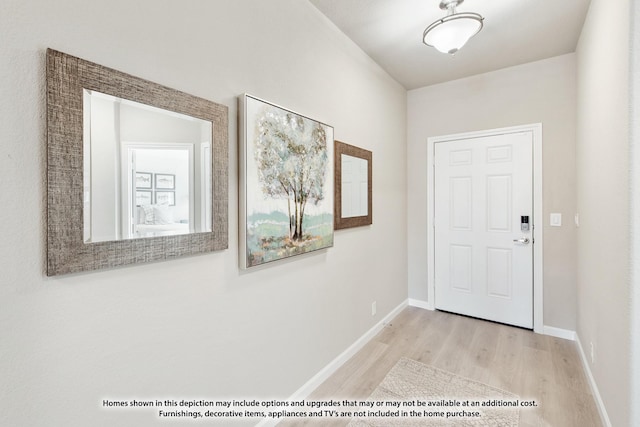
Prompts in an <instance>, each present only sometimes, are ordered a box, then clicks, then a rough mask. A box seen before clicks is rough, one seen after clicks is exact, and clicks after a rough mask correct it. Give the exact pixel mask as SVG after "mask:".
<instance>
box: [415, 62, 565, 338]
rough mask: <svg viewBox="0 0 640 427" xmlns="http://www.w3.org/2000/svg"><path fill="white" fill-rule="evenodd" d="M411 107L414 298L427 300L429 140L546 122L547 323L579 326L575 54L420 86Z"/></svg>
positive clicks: (559, 325) (544, 164)
mask: <svg viewBox="0 0 640 427" xmlns="http://www.w3.org/2000/svg"><path fill="white" fill-rule="evenodd" d="M407 105H408V148H407V158H408V184H407V187H408V188H407V190H408V207H409V209H408V223H409V234H408V242H409V243H408V248H409V251H408V257H409V268H408V274H409V277H408V278H409V297H410V298H414V299H418V300H423V301H426V300H427V166H426V163H427V138H428V137H431V136H439V135H448V134H454V133H460V132H468V131H476V130H484V129H495V128H500V127H508V126H515V125H522V124H529V123H542V126H543V205H544V206H543V210H544V219H545V224H544V324H545V325H547V326H553V327H556V328H563V329H568V330H575V326H576V303H575V299H576V293H575V292H576V291H575V239H576V230H575V227H574V226H573V215H574V212H575V206H576V199H575V188H576V184H575V158H574V157H575V109H576V104H575V56H574V55H573V54H569V55H563V56H559V57H555V58H551V59H547V60H543V61H538V62H533V63H530V64H525V65H519V66H516V67H510V68H506V69H503V70H499V71H495V72H491V73H486V74H481V75H477V76H473V77H469V78H465V79H461V80H455V81H451V82H447V83H442V84H438V85H433V86H428V87H425V88H421V89H415V90H412V91H409V93H408V96H407ZM551 212H560V213H562V214H563V223H562V224H563V225H562V227H549V213H551Z"/></svg>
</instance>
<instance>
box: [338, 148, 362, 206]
mask: <svg viewBox="0 0 640 427" xmlns="http://www.w3.org/2000/svg"><path fill="white" fill-rule="evenodd" d="M340 162H341V182H342V218H354V217H360V216H367V215H368V214H369V212H368V207H369V200H368V195H369V191H368V182H369V181H368V166H369V165H368V162H367V160H366V159H362V158H360V157H354V156H349V155H347V154H341V155H340Z"/></svg>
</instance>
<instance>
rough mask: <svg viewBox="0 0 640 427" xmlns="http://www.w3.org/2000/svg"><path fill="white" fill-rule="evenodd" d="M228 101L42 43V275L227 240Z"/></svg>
mask: <svg viewBox="0 0 640 427" xmlns="http://www.w3.org/2000/svg"><path fill="white" fill-rule="evenodd" d="M228 116H229V113H228V108H227V107H226V106H225V105H221V104H216V103H214V102H211V101H208V100H205V99H202V98H198V97H196V96H193V95H189V94H186V93H184V92H180V91H177V90H174V89H170V88H168V87H165V86H161V85H159V84H156V83H153V82H150V81H147V80H144V79H141V78H138V77H134V76H131V75H128V74H126V73H123V72H120V71H116V70H113V69H110V68H107V67H104V66H101V65H98V64H94V63H92V62H89V61H86V60H83V59H80V58H76V57H74V56H71V55H68V54H65V53H62V52H58V51H55V50H52V49H48V50H47V160H48V164H47V178H48V183H47V275H49V276H52V275H57V274H65V273H73V272H78V271H87V270H95V269H99V268H107V267H115V266H119V265H126V264H133V263H139V262H147V261H156V260H162V259H168V258H174V257H177V256H182V255H190V254H196V253H202V252H209V251H213V250H220V249H226V248H227V247H228V194H227V193H228V161H229V160H228V157H229V154H228V150H229V147H228Z"/></svg>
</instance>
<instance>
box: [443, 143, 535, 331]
mask: <svg viewBox="0 0 640 427" xmlns="http://www.w3.org/2000/svg"><path fill="white" fill-rule="evenodd" d="M532 149H533V134H532V133H531V132H520V133H514V134H505V135H495V136H490V137H479V138H471V139H464V140H459V141H448V142H440V143H436V144H435V218H434V224H435V230H434V231H435V292H436V293H435V306H436V308H437V309H440V310H446V311H452V312H456V313H460V314H465V315H469V316H474V317H479V318H483V319H488V320H494V321H498V322H503V323H508V324H512V325H517V326H523V327H527V328H532V327H533V242H532V240H533V239H532V231H531V230H530V231H521V229H520V222H521V216H525V215H526V216H529V218H531V220H530V222H531V225H533V222H532V218H533V177H532V173H533V172H532V171H533V168H532ZM525 238H526V239H528V243H526V241H525V240H524V239H525ZM518 240H521V241H522V242H518Z"/></svg>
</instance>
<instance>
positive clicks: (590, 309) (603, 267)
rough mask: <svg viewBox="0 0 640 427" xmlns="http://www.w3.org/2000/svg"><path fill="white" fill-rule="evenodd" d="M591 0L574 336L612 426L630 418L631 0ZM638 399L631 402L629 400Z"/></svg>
mask: <svg viewBox="0 0 640 427" xmlns="http://www.w3.org/2000/svg"><path fill="white" fill-rule="evenodd" d="M618 3H619V4H616V7H611V2H608V1H605V0H593V1H592V2H591V7H590V9H589V13H588V15H587V18H586V21H585V25H584V28H583V30H582V35H581V36H580V41H579V43H578V48H577V50H576V56H577V76H578V79H577V87H578V121H577V171H578V174H577V176H578V212H579V213H580V228H579V229H578V329H577V332H578V336H579V338H580V341H581V343H582V345H583V347H584V348H585V349H586V351H587V352H589V348H590V343H593V346H594V356H595V361H594V362H593V363H591V365H590V369H591V371H592V373H593V376H594V378H595V381H596V383H597V386H598V389H599V391H600V394H601V396H602V400H603V402H604V404H605V407H606V411H607V413H608V415H609V418H610V420H611V423H612V425H614V426H624V425H631V424H630V423H629V413H630V412H629V406H630V401H629V396H630V393H629V375H630V358H629V352H630V348H629V342H630V339H631V338H630V314H629V308H630V300H629V297H630V292H629V255H630V252H629V244H630V240H629V134H628V132H629V95H628V92H629V10H630V9H629V7H630V3H629V1H626V0H625V1H620V2H618ZM635 403H636V404H637V402H635Z"/></svg>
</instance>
